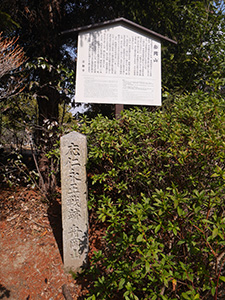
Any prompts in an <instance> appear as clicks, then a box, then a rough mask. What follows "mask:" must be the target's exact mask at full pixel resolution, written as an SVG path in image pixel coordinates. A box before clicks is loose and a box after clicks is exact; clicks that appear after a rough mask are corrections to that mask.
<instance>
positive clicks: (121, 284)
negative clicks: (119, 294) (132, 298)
mask: <svg viewBox="0 0 225 300" xmlns="http://www.w3.org/2000/svg"><path fill="white" fill-rule="evenodd" d="M125 282H126V280H125V278H121V280H120V282H119V290H121V289H122V288H123V286H124V284H125Z"/></svg>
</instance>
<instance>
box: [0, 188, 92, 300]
mask: <svg viewBox="0 0 225 300" xmlns="http://www.w3.org/2000/svg"><path fill="white" fill-rule="evenodd" d="M0 209H1V210H0V299H9V300H10V299H11V300H17V299H18V300H36V299H37V300H38V299H48V300H64V299H66V296H65V295H64V294H63V292H62V286H64V288H65V287H66V289H67V291H69V296H71V298H70V299H73V300H76V299H84V298H85V294H86V293H87V287H85V286H87V284H86V283H85V282H83V283H82V282H79V283H78V282H77V281H76V280H74V279H73V277H72V276H71V275H70V274H65V272H64V270H63V261H62V226H61V203H60V193H59V195H58V198H57V199H56V200H55V201H54V202H53V204H52V205H49V203H47V202H46V201H45V199H44V198H42V195H41V193H39V192H38V191H37V190H33V189H31V188H27V187H26V188H25V187H22V188H21V187H19V188H15V187H13V188H10V189H9V188H1V193H0ZM91 250H92V249H91Z"/></svg>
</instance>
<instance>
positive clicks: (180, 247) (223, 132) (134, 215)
mask: <svg viewBox="0 0 225 300" xmlns="http://www.w3.org/2000/svg"><path fill="white" fill-rule="evenodd" d="M224 108H225V100H224V99H222V98H221V97H219V96H217V97H214V96H213V95H212V94H206V93H202V92H199V93H195V94H192V95H189V96H186V97H183V98H178V99H175V100H174V104H173V105H171V107H170V108H168V109H167V110H166V111H162V110H158V111H156V112H148V111H147V110H140V109H134V110H131V111H124V112H123V114H122V117H121V119H120V120H109V119H107V118H103V117H102V116H97V117H96V118H95V119H94V120H92V121H87V120H85V119H84V120H83V122H82V125H81V126H80V131H81V132H83V133H84V134H86V135H87V136H88V143H89V162H88V174H89V180H90V183H89V187H90V191H89V199H90V202H89V206H90V209H91V211H92V212H94V213H96V214H97V216H98V222H100V223H102V226H105V227H106V228H107V229H106V232H105V236H104V238H103V240H102V245H103V246H102V249H101V250H99V251H97V252H96V253H95V255H94V256H93V257H92V260H91V262H90V268H89V269H88V270H85V271H84V273H83V274H82V276H86V275H88V276H89V278H90V275H91V276H92V278H93V288H92V289H91V290H90V293H89V296H88V298H87V299H127V300H128V299H151V300H156V299H163V300H166V299H170V300H172V299H174V300H175V299H187V300H188V299H224V298H225V292H224V291H225V268H224V263H225V247H224V246H225V231H224V230H225V212H224V198H225V197H224V187H225V183H224V179H225V170H224V159H225V140H224V137H225V110H224Z"/></svg>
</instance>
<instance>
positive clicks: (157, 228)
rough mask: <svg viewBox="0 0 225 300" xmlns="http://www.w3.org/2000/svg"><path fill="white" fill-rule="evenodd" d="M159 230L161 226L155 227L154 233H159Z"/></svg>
mask: <svg viewBox="0 0 225 300" xmlns="http://www.w3.org/2000/svg"><path fill="white" fill-rule="evenodd" d="M160 228H161V224H159V225H157V226H156V228H155V233H157V232H159V230H160Z"/></svg>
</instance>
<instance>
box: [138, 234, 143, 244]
mask: <svg viewBox="0 0 225 300" xmlns="http://www.w3.org/2000/svg"><path fill="white" fill-rule="evenodd" d="M142 240H143V234H142V233H141V234H139V236H138V237H137V242H138V243H139V242H141V241H142Z"/></svg>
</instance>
